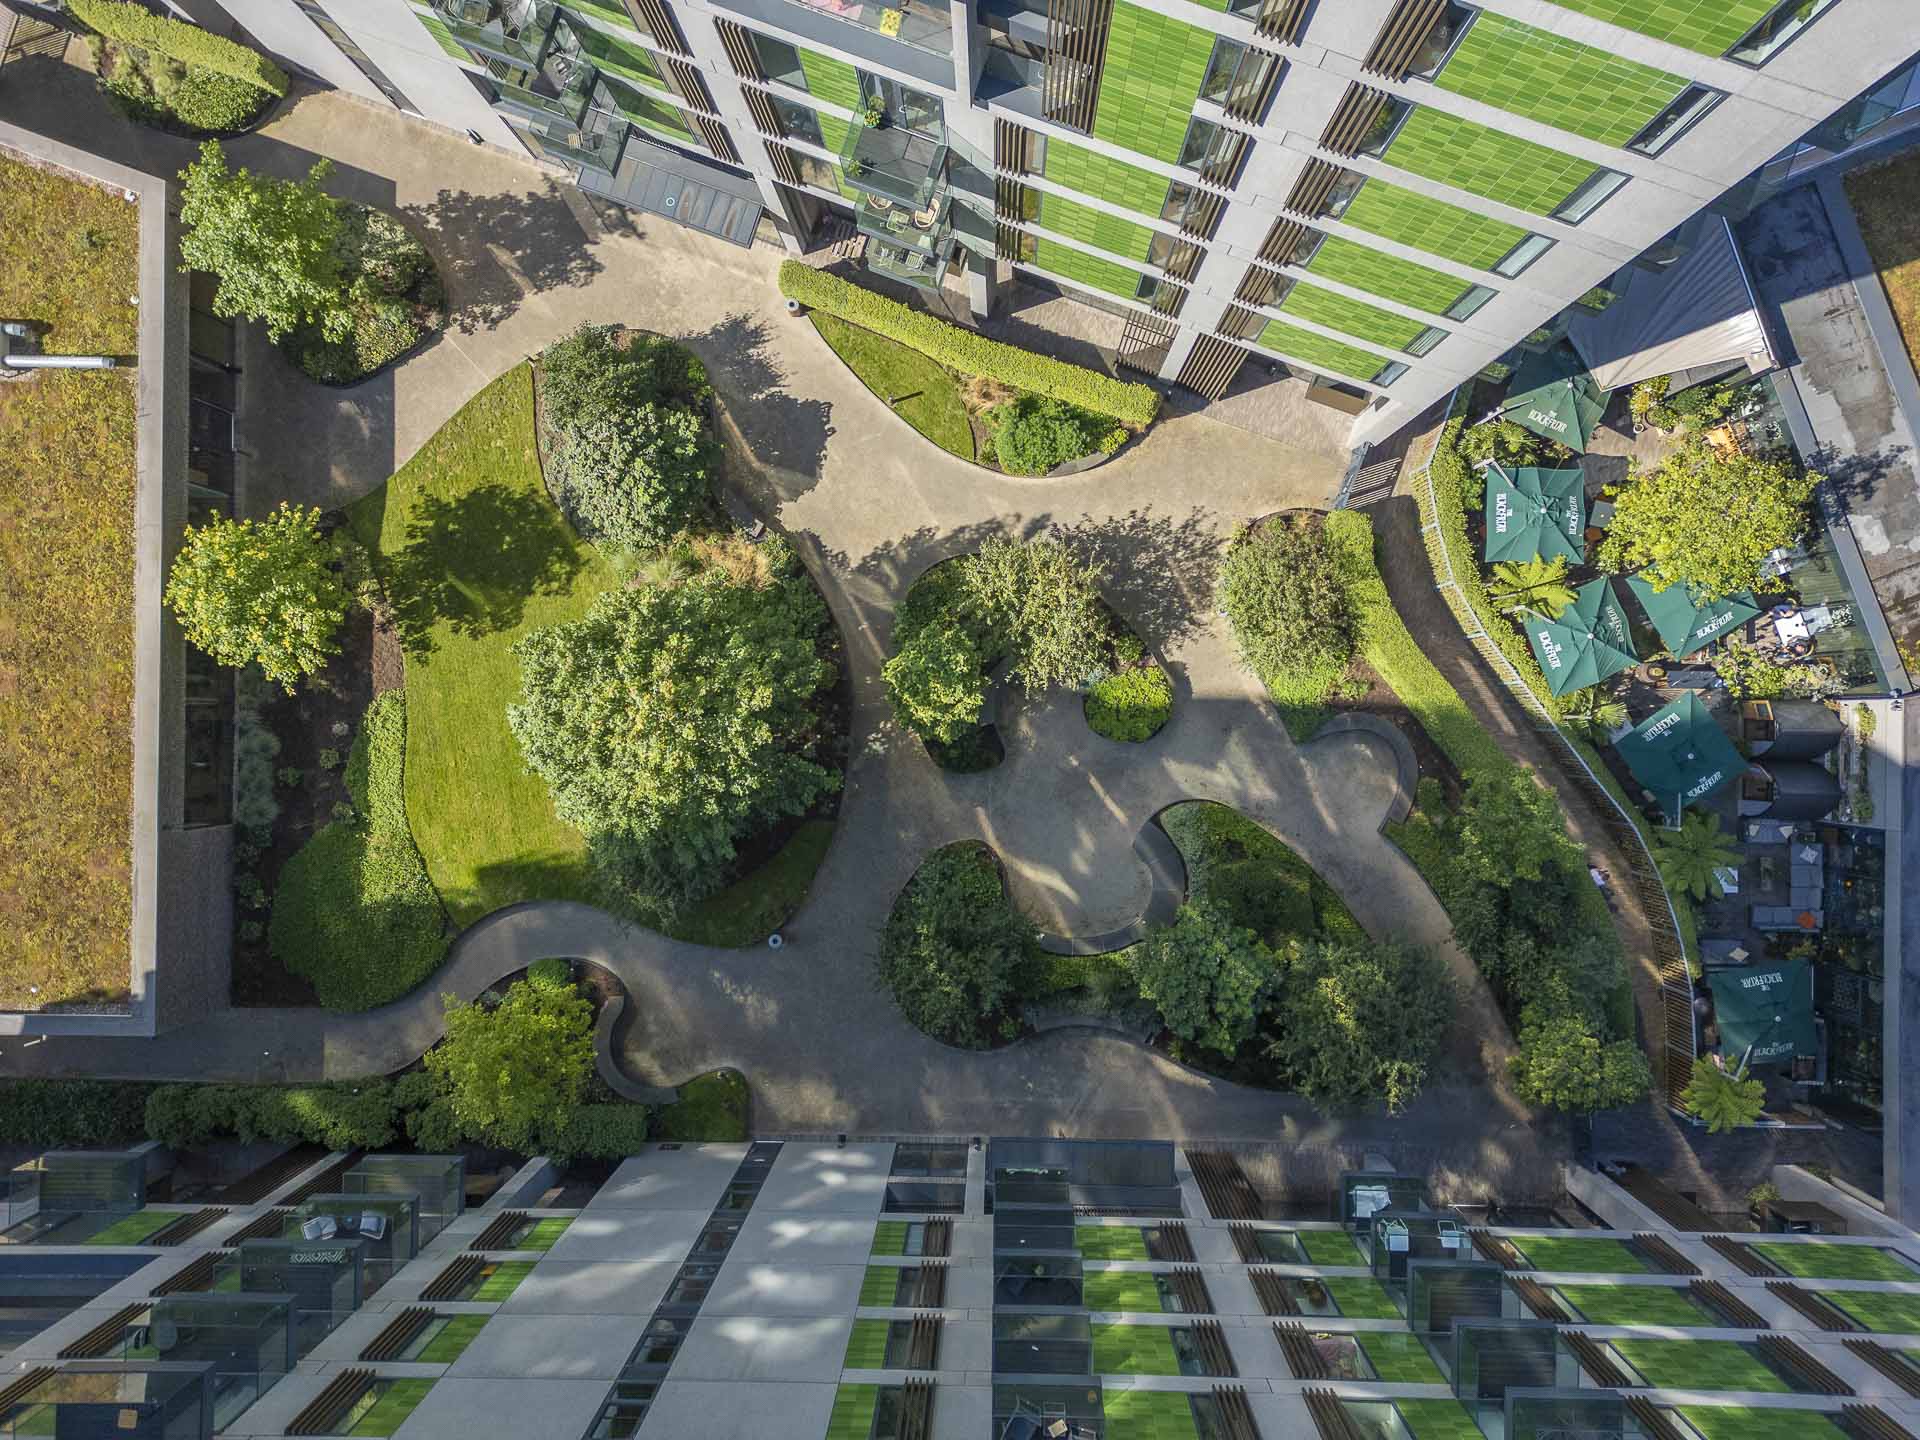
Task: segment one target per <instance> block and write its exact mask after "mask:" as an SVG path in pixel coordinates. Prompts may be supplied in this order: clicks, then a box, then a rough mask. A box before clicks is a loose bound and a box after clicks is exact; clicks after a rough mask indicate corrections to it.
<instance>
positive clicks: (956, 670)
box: [880, 617, 986, 745]
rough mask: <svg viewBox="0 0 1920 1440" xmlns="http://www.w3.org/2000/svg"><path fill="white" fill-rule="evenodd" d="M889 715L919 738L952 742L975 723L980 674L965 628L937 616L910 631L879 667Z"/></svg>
mask: <svg viewBox="0 0 1920 1440" xmlns="http://www.w3.org/2000/svg"><path fill="white" fill-rule="evenodd" d="M880 678H881V679H882V680H883V681H885V682H886V687H887V696H888V698H889V699H891V700H892V701H893V713H894V714H895V715H896V716H897V717H898V718H899V720H900V723H901V724H902V725H904V726H906V727H907V729H909V730H911V731H912V732H913V733H914V734H916V735H918V736H919V737H920V738H921V739H923V740H930V741H932V742H933V743H934V744H936V745H952V744H954V743H955V742H957V741H958V740H959V739H960V737H961V736H962V735H965V734H966V733H967V732H968V731H969V730H972V729H973V728H974V727H975V726H977V725H978V724H979V723H980V712H981V709H982V708H983V706H984V705H985V704H986V676H985V675H984V673H983V672H982V669H981V657H980V649H979V646H978V645H976V644H975V642H974V639H973V635H972V634H971V632H970V631H969V630H968V629H967V627H966V626H964V625H961V624H958V623H956V622H955V621H953V620H951V619H948V618H946V617H942V618H940V619H938V620H936V621H934V622H933V623H932V624H929V625H926V626H924V627H922V628H921V629H919V630H916V631H915V632H914V633H913V634H912V635H910V636H909V637H908V638H907V640H906V641H905V643H903V644H902V645H901V647H900V653H899V654H897V655H895V656H894V657H893V658H892V659H891V660H889V661H887V663H886V664H885V665H883V666H881V668H880Z"/></svg>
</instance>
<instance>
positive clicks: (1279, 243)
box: [1259, 220, 1307, 265]
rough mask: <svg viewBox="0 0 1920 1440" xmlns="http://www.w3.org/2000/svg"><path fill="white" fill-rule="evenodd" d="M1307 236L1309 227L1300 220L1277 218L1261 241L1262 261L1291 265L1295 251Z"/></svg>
mask: <svg viewBox="0 0 1920 1440" xmlns="http://www.w3.org/2000/svg"><path fill="white" fill-rule="evenodd" d="M1306 238H1307V227H1306V226H1304V225H1302V224H1301V223H1300V222H1299V221H1298V220H1276V221H1274V222H1273V224H1272V225H1271V226H1269V227H1268V229H1267V238H1266V239H1264V240H1262V241H1261V242H1260V256H1259V258H1260V261H1261V263H1262V264H1265V265H1291V264H1292V263H1293V256H1294V252H1295V251H1297V250H1298V249H1299V248H1300V242H1301V241H1302V240H1305V239H1306Z"/></svg>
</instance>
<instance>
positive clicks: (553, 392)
mask: <svg viewBox="0 0 1920 1440" xmlns="http://www.w3.org/2000/svg"><path fill="white" fill-rule="evenodd" d="M712 394H713V386H712V385H711V384H710V383H708V380H707V372H706V367H705V366H703V365H702V364H701V363H700V360H699V359H698V357H696V356H695V355H694V353H693V352H692V351H691V350H689V349H687V348H686V346H684V345H681V344H679V343H677V342H676V341H673V340H669V339H667V338H666V337H664V336H660V335H642V334H628V335H624V336H623V335H621V334H620V333H619V332H618V331H617V330H616V329H615V328H614V327H612V326H610V325H593V324H584V323H583V324H582V325H581V326H580V327H579V328H578V329H576V330H575V331H574V332H573V333H572V334H571V335H569V336H567V337H566V338H565V339H564V340H557V341H555V342H554V343H553V344H552V345H549V346H548V347H547V348H546V350H545V351H543V352H542V353H541V356H540V413H541V416H542V418H543V419H544V420H545V421H546V423H547V424H548V425H549V426H551V427H552V428H553V429H554V430H555V431H557V432H559V433H560V434H563V435H564V434H566V433H567V432H569V431H572V430H575V429H578V428H579V427H581V426H583V425H586V424H589V423H591V422H593V421H597V420H604V419H607V418H608V417H610V416H614V415H618V414H619V413H621V412H622V411H625V410H630V409H633V408H635V407H637V406H641V405H648V404H653V403H656V402H664V403H666V404H670V405H676V406H680V407H682V408H685V409H690V410H699V409H701V408H702V407H703V406H704V405H705V404H706V403H707V400H708V399H709V398H710V397H711V396H712Z"/></svg>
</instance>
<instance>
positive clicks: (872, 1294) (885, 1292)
mask: <svg viewBox="0 0 1920 1440" xmlns="http://www.w3.org/2000/svg"><path fill="white" fill-rule="evenodd" d="M899 1287H900V1269H899V1267H898V1266H894V1265H869V1266H867V1273H866V1274H865V1275H863V1276H861V1278H860V1303H861V1304H862V1305H891V1304H893V1297H894V1296H895V1295H897V1294H898V1293H899Z"/></svg>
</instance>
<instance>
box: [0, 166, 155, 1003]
mask: <svg viewBox="0 0 1920 1440" xmlns="http://www.w3.org/2000/svg"><path fill="white" fill-rule="evenodd" d="M0 215H4V216H5V217H6V220H5V222H4V224H0V295H4V296H6V300H5V303H4V306H3V307H0V308H4V309H5V311H6V314H7V317H8V318H10V319H12V318H19V319H23V320H29V321H34V322H38V323H40V324H43V325H46V326H48V327H50V328H49V329H48V330H47V331H46V333H45V335H44V336H43V337H42V341H41V343H42V345H43V347H44V348H45V349H46V350H47V351H48V352H49V353H66V354H110V355H130V354H132V353H134V352H135V350H136V349H137V348H138V342H137V338H136V336H137V327H136V316H137V315H138V313H139V312H138V310H137V309H136V308H135V307H134V306H132V305H130V304H128V303H127V301H128V297H129V296H132V295H134V294H136V293H137V291H138V290H139V281H138V278H137V272H138V268H139V237H138V222H139V207H138V206H137V205H130V204H128V203H127V202H126V201H125V200H124V199H122V198H121V197H120V195H119V194H118V193H115V192H109V191H107V190H103V189H100V188H99V187H97V186H94V185H89V184H85V183H83V182H81V181H78V180H72V179H68V178H66V177H64V176H60V175H55V174H53V173H52V172H50V171H45V170H40V169H36V168H35V167H33V166H30V165H26V164H23V163H21V162H19V161H16V160H13V159H11V158H6V157H0ZM134 450H135V441H134V400H133V388H132V380H131V379H130V378H129V376H128V375H127V374H125V373H107V374H102V373H97V372H64V373H63V372H60V371H49V372H47V373H45V374H42V375H41V376H40V377H39V378H38V379H36V380H33V381H31V382H28V383H22V384H11V385H0V455H4V456H6V463H5V464H4V465H0V815H4V816H5V817H6V818H5V821H4V823H3V825H0V835H4V839H0V894H3V895H5V896H6V916H7V923H6V925H5V926H4V927H0V1008H5V1009H9V1010H34V1009H39V1008H41V1007H42V1006H46V1005H52V1004H57V1003H59V1002H61V1001H71V1000H83V999H94V1000H111V999H122V998H124V997H125V995H126V993H127V987H128V982H129V978H130V973H131V955H130V953H129V950H128V929H129V926H130V925H131V923H132V915H133V892H132V880H131V856H132V837H131V833H130V831H131V823H132V809H133V730H132V727H133V605H134V596H133V584H134V578H133V570H134V566H133V549H134V543H133V525H134V513H133V507H134V486H135V479H134Z"/></svg>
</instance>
